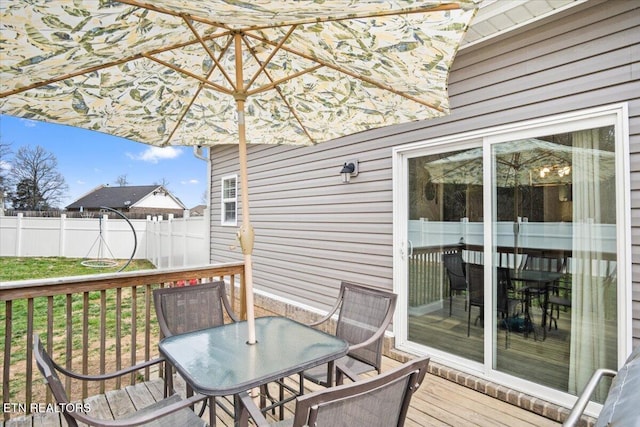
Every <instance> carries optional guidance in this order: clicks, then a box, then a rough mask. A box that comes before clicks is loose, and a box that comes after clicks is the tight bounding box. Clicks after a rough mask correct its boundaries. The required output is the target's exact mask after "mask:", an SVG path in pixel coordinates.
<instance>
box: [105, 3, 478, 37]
mask: <svg viewBox="0 0 640 427" xmlns="http://www.w3.org/2000/svg"><path fill="white" fill-rule="evenodd" d="M116 1H117V2H118V3H123V4H128V5H130V6H135V7H139V8H142V9H148V10H153V11H154V12H158V13H162V14H165V15H171V16H176V17H182V16H185V14H184V13H182V12H175V11H173V10H170V9H164V8H161V7H158V6H155V5H153V4H151V3H147V2H145V3H143V2H140V1H138V0H116ZM476 7H477V6H476ZM458 9H464V8H463V7H462V6H461V5H460V3H447V4H439V5H437V6H434V7H420V8H416V9H409V10H391V11H379V12H373V13H363V14H361V15H358V14H349V15H347V16H342V17H325V18H320V17H314V18H308V19H300V20H298V21H296V22H295V24H313V23H317V22H337V21H346V20H351V19H363V18H372V17H378V16H393V15H409V14H415V13H430V12H445V11H448V10H458ZM186 16H189V18H190V19H192V20H193V21H196V22H201V23H203V24H208V25H211V26H214V27H219V28H225V29H227V30H232V29H233V28H231V27H230V25H229V24H225V23H223V22H220V21H215V20H212V19H207V18H204V17H201V16H195V15H191V14H186ZM291 24H292V22H286V23H281V24H275V25H249V26H246V27H243V28H242V29H240V28H236V30H238V31H241V32H244V31H248V30H264V29H268V28H276V27H285V26H287V25H291Z"/></svg>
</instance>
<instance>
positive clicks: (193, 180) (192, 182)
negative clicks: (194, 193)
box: [180, 179, 200, 185]
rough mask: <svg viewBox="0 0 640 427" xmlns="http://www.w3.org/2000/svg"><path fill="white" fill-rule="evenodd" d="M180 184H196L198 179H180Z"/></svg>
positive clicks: (198, 182)
mask: <svg viewBox="0 0 640 427" xmlns="http://www.w3.org/2000/svg"><path fill="white" fill-rule="evenodd" d="M180 184H182V185H196V184H200V181H199V180H197V179H190V180H188V181H180Z"/></svg>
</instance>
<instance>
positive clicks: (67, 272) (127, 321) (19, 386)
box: [0, 257, 157, 397]
mask: <svg viewBox="0 0 640 427" xmlns="http://www.w3.org/2000/svg"><path fill="white" fill-rule="evenodd" d="M81 261H83V260H82V259H74V258H60V257H49V258H48V257H33V258H31V257H29V258H14V257H0V281H2V282H7V281H14V280H27V279H43V278H52V277H66V276H79V275H87V274H98V273H110V272H117V271H118V270H119V268H120V266H115V267H111V268H90V267H85V266H83V265H82V264H81ZM125 262H126V261H120V265H124V263H125ZM153 268H154V266H153V264H151V263H150V262H148V261H146V260H142V261H139V260H135V261H133V262H131V263H130V264H129V265H128V266H127V268H126V269H125V271H133V270H142V269H145V270H146V269H153ZM87 297H88V304H87V307H86V310H87V312H88V327H89V337H90V340H91V342H89V343H87V344H85V343H83V342H82V334H81V331H82V319H83V315H82V313H83V310H84V309H85V304H84V295H83V294H80V293H79V294H72V296H71V313H72V314H71V317H70V318H71V328H72V330H73V334H72V337H71V339H72V347H73V350H74V352H75V354H76V355H78V356H79V355H80V354H81V351H78V350H81V349H82V348H83V346H84V345H88V347H89V348H95V346H97V345H98V344H99V343H98V340H99V337H100V330H101V328H102V325H101V322H102V319H101V305H102V300H103V299H104V302H105V306H106V308H105V325H104V330H105V332H106V340H107V347H109V346H110V344H109V343H112V342H115V339H116V337H117V336H121V337H130V335H131V330H132V298H131V290H130V289H123V290H122V292H121V300H120V310H121V319H122V322H121V327H120V330H117V328H116V320H117V319H116V313H117V311H116V305H117V293H116V290H108V291H104V292H101V291H95V292H89V293H88V295H87ZM144 298H145V294H144V290H143V291H138V294H137V303H138V310H137V313H136V322H137V324H138V325H143V324H145V319H144V315H145V310H144V307H145V300H144ZM47 312H48V299H47V298H44V297H41V298H34V299H33V313H34V314H33V330H34V332H36V333H40V334H41V335H44V336H43V339H44V338H45V337H46V334H44V331H46V330H47V323H48V319H47ZM67 319H68V316H67V296H66V295H58V296H55V297H54V298H53V319H52V324H53V331H54V332H53V334H54V354H55V353H58V352H59V354H60V353H63V352H64V351H65V347H66V328H67ZM27 321H28V315H27V301H26V300H17V301H14V302H13V303H12V316H11V328H12V337H11V365H12V367H11V371H12V375H11V378H10V379H11V385H10V389H11V397H17V396H16V393H20V392H21V390H24V381H25V379H24V378H21V377H23V376H24V375H23V373H24V368H23V366H24V363H25V362H26V344H27V343H26V334H27ZM5 322H6V305H5V304H1V305H0V325H1V326H0V329H2V330H4V325H5V324H6V323H5ZM156 326H157V325H156ZM138 332H139V333H140V332H142V331H140V328H139V331H138ZM123 347H125V342H123ZM0 348H3V349H4V348H5V336H4V333H1V334H0ZM126 351H127V349H126V348H123V352H126ZM125 354H126V353H125Z"/></svg>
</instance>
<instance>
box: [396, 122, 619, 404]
mask: <svg viewBox="0 0 640 427" xmlns="http://www.w3.org/2000/svg"><path fill="white" fill-rule="evenodd" d="M621 144H622V141H621V138H620V132H619V115H616V114H611V115H606V114H600V115H597V116H596V117H594V118H588V119H580V120H570V119H567V120H566V121H563V120H558V121H556V122H554V123H552V124H550V125H548V126H542V125H538V126H532V127H530V128H527V127H524V126H523V128H522V129H517V130H514V131H512V132H505V131H501V132H495V133H491V132H487V134H486V135H485V136H483V137H477V136H476V137H475V138H474V139H466V140H465V139H463V136H461V139H460V140H459V141H456V140H455V139H450V143H443V142H442V141H436V142H435V143H434V144H432V145H430V144H429V143H428V142H427V143H425V145H424V147H422V148H415V147H412V148H411V149H410V150H407V152H406V153H402V155H401V156H400V157H399V158H400V159H402V161H404V165H405V166H404V169H402V170H403V171H404V172H403V178H402V180H401V181H402V182H405V183H406V187H404V190H403V193H404V196H403V198H402V200H404V201H405V203H406V207H405V209H403V210H399V211H400V212H403V215H404V218H405V219H404V221H405V223H404V224H403V227H404V228H402V230H403V232H402V233H403V235H402V237H403V239H404V241H406V256H405V257H404V258H403V261H402V269H403V270H404V271H405V272H406V275H404V277H406V289H405V295H406V308H405V312H404V313H403V315H405V316H406V318H405V319H404V322H403V324H404V325H406V326H404V328H405V330H406V332H405V333H406V337H404V338H405V339H406V342H408V343H409V344H411V345H419V346H425V347H427V348H429V349H432V350H434V351H435V352H436V353H437V354H449V355H451V356H452V360H455V361H456V363H460V360H461V359H464V360H468V361H469V362H470V363H471V364H470V366H476V368H478V367H480V368H478V369H484V370H485V372H486V373H489V374H490V373H491V372H495V373H496V374H497V373H500V375H502V374H507V375H508V376H509V377H511V378H514V379H517V380H524V381H527V382H532V383H536V384H539V385H541V386H543V387H548V388H551V389H554V390H557V391H560V392H563V393H571V394H578V393H579V392H580V391H581V390H582V388H583V387H584V385H585V384H586V381H587V380H588V378H589V376H590V375H591V373H592V372H593V371H594V370H595V369H597V368H602V367H606V368H612V369H615V368H616V367H617V363H618V361H619V350H620V343H621V342H624V337H621V336H620V333H621V331H624V328H621V324H620V319H621V315H620V310H621V307H619V301H621V298H620V295H625V293H626V292H628V290H627V289H620V288H619V285H618V283H621V282H620V280H619V273H620V268H619V264H620V253H621V252H620V248H621V247H624V246H626V244H627V243H624V244H622V243H621V240H624V239H625V238H624V237H623V236H624V231H623V230H624V228H623V225H624V224H623V223H624V222H625V216H624V214H621V210H626V206H625V205H624V191H622V190H621V189H620V188H619V187H620V186H619V183H620V182H621V180H620V176H619V174H620V169H619V168H617V167H616V164H620V158H621V153H620V152H619V151H620V150H621V148H620V147H621ZM616 162H618V163H616ZM606 387H607V386H606V385H605V386H604V388H605V389H606ZM602 393H603V391H601V394H599V395H598V396H596V400H599V399H602V396H604V394H602Z"/></svg>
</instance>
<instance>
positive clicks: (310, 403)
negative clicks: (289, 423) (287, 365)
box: [293, 357, 429, 427]
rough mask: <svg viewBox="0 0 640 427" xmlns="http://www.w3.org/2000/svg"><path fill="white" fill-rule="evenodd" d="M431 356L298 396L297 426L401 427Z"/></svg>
mask: <svg viewBox="0 0 640 427" xmlns="http://www.w3.org/2000/svg"><path fill="white" fill-rule="evenodd" d="M428 364H429V358H427V357H424V358H420V359H416V360H413V361H411V362H408V363H406V364H405V365H403V366H401V367H399V368H397V369H394V370H392V371H388V372H385V373H383V374H380V375H378V376H376V377H373V378H371V379H367V380H362V381H357V382H355V383H349V384H346V385H343V386H337V387H333V388H329V389H325V390H322V391H319V392H315V393H311V394H307V395H304V396H302V397H299V398H298V400H297V401H296V409H295V416H294V420H293V426H294V427H302V426H307V425H310V426H319V427H320V426H331V427H335V426H349V427H393V426H397V427H401V426H403V425H404V421H405V419H406V415H407V410H408V408H409V403H410V401H411V397H412V395H413V393H415V391H416V390H417V389H418V387H420V384H421V383H422V381H423V380H424V376H425V374H426V371H427V366H428Z"/></svg>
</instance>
